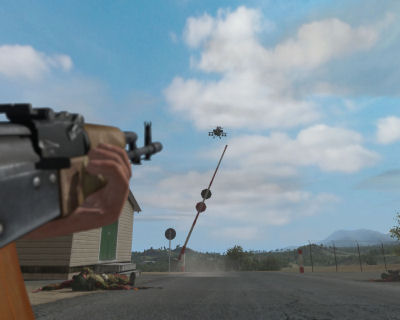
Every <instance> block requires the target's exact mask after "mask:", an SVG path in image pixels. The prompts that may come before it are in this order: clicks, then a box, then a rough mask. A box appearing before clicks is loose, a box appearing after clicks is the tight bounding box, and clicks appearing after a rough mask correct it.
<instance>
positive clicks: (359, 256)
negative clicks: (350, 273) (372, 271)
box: [356, 240, 363, 272]
mask: <svg viewBox="0 0 400 320" xmlns="http://www.w3.org/2000/svg"><path fill="white" fill-rule="evenodd" d="M356 243H357V250H358V259H359V260H360V270H361V272H363V270H362V264H361V254H360V246H359V245H358V241H357V240H356Z"/></svg>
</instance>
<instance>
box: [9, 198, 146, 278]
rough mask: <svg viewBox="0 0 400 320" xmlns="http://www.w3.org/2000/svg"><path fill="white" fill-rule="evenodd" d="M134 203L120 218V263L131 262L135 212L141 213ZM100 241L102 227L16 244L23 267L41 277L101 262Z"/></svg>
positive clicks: (118, 245)
mask: <svg viewBox="0 0 400 320" xmlns="http://www.w3.org/2000/svg"><path fill="white" fill-rule="evenodd" d="M132 197H133V196H132ZM133 201H134V203H132V202H131V201H129V200H128V201H126V203H125V205H124V208H123V211H122V213H121V215H120V218H119V222H118V236H117V251H116V262H130V261H131V249H132V229H133V215H134V210H136V211H140V208H139V206H138V205H137V203H136V200H134V198H133ZM100 240H101V228H98V229H92V230H89V231H83V232H78V233H74V234H72V235H67V236H62V237H55V238H48V239H43V240H22V239H20V240H17V241H16V248H17V252H18V258H19V262H20V265H21V267H23V268H25V270H26V271H25V272H27V273H31V274H32V273H36V274H37V275H38V278H40V276H39V273H43V272H44V273H48V272H51V273H52V272H57V273H58V271H59V270H64V269H65V268H67V267H78V266H85V265H94V264H97V263H99V253H100ZM40 267H43V268H40ZM41 269H43V270H46V271H40V270H41ZM49 270H50V271H49ZM25 272H24V277H25ZM60 272H61V271H60ZM32 276H33V275H32ZM59 279H61V278H59Z"/></svg>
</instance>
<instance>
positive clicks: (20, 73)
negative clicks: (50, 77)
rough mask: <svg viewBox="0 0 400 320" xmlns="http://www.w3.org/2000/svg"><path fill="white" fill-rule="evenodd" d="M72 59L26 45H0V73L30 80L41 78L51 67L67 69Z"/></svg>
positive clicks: (70, 65) (70, 66) (8, 76)
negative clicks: (49, 53)
mask: <svg viewBox="0 0 400 320" xmlns="http://www.w3.org/2000/svg"><path fill="white" fill-rule="evenodd" d="M71 68H72V60H71V58H70V57H69V56H67V55H64V54H57V55H46V54H44V53H42V52H39V51H37V50H35V49H34V48H33V47H31V46H28V45H3V46H0V75H3V76H6V77H7V78H13V79H26V80H30V81H34V80H38V79H41V78H42V77H43V76H44V75H46V74H48V73H49V72H50V71H51V70H52V69H61V70H63V71H69V70H70V69H71Z"/></svg>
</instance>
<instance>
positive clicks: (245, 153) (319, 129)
mask: <svg viewBox="0 0 400 320" xmlns="http://www.w3.org/2000/svg"><path fill="white" fill-rule="evenodd" d="M227 144H228V148H227V150H226V154H225V157H224V161H223V162H222V164H221V168H220V170H219V171H218V173H217V175H216V178H215V181H214V183H213V185H212V187H211V190H212V194H213V195H212V197H211V198H210V199H209V200H207V202H206V204H207V206H208V209H207V210H206V212H205V213H202V215H206V216H207V221H208V222H209V223H211V225H213V224H214V225H215V226H219V225H221V221H224V225H225V226H226V227H227V228H228V229H227V230H231V231H232V230H233V229H229V228H235V227H236V226H235V224H236V225H237V224H241V225H243V226H245V227H247V228H249V230H250V229H251V230H253V231H254V228H256V229H257V230H259V229H260V228H263V227H265V226H271V225H272V226H274V225H275V226H279V225H285V224H288V223H290V222H292V221H294V220H296V219H299V218H301V217H305V216H311V215H315V214H319V213H322V212H324V211H325V210H327V208H329V207H331V205H332V204H334V203H335V202H337V201H338V200H339V199H338V198H337V197H336V196H335V195H333V194H330V193H327V192H324V191H323V190H321V191H320V192H319V193H313V192H310V191H308V190H304V186H303V185H302V183H301V168H303V167H309V166H317V167H318V168H320V169H321V170H323V171H330V172H344V173H351V172H356V171H359V170H361V169H363V168H365V167H367V166H371V165H373V164H375V163H376V161H378V159H379V156H378V155H377V154H376V153H374V152H372V151H370V150H368V149H366V148H364V147H363V146H362V137H361V136H360V135H359V134H358V133H357V132H354V131H351V130H347V129H343V128H335V127H329V126H326V125H315V126H311V127H309V128H306V129H304V130H301V131H300V132H299V133H298V135H297V136H296V137H294V138H291V137H289V136H288V135H287V134H284V133H279V132H276V133H272V134H271V135H269V136H262V135H246V136H240V137H238V138H232V139H230V140H228V141H227ZM220 154H221V150H220V148H218V149H214V150H213V151H212V152H208V155H207V157H208V158H212V159H218V158H219V156H220ZM212 174H213V170H210V171H207V172H197V171H190V172H187V173H183V174H176V175H167V176H166V175H165V174H164V175H161V176H163V177H162V178H161V179H160V180H159V182H158V183H153V184H152V185H148V186H143V185H141V188H140V190H139V189H138V190H136V191H135V195H137V198H138V199H140V203H141V204H143V206H145V207H147V208H149V207H151V208H153V209H154V211H157V210H168V215H169V216H170V217H174V216H176V220H179V219H180V220H182V219H183V218H182V217H183V216H182V215H187V217H192V218H193V216H194V214H195V204H196V203H197V202H198V201H200V200H201V196H200V191H201V190H202V189H203V188H206V187H207V186H208V184H209V181H210V178H211V177H212ZM171 212H175V215H174V214H171ZM252 233H253V232H251V233H250V232H249V233H248V236H249V237H250V234H252ZM228 234H229V232H228V231H227V232H226V236H227V237H228ZM254 234H255V235H257V236H258V235H259V233H257V232H256V231H254Z"/></svg>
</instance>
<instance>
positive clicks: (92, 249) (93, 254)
mask: <svg viewBox="0 0 400 320" xmlns="http://www.w3.org/2000/svg"><path fill="white" fill-rule="evenodd" d="M100 239H101V228H98V229H92V230H88V231H82V232H77V233H74V235H73V238H72V250H71V262H70V266H71V267H76V266H85V265H92V264H96V263H98V262H99V252H100Z"/></svg>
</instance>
